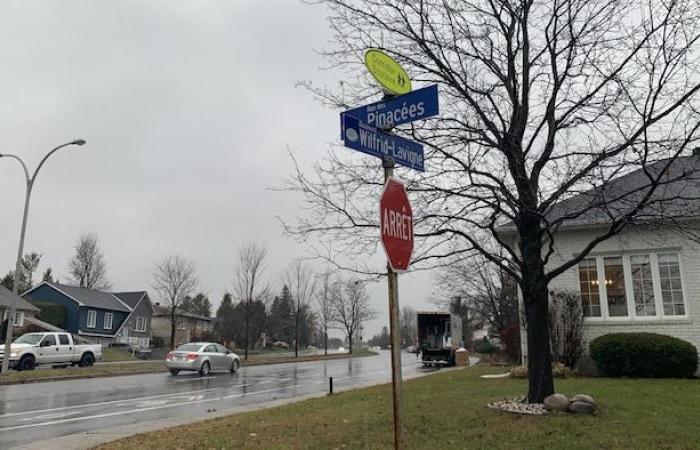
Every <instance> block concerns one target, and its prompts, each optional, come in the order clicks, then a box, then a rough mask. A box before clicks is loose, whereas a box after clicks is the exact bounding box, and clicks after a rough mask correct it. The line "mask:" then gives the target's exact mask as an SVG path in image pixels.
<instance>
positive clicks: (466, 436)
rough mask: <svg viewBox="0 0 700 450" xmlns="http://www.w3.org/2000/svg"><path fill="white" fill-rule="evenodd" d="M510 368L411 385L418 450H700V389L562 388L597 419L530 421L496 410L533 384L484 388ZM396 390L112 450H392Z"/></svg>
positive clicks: (594, 381)
mask: <svg viewBox="0 0 700 450" xmlns="http://www.w3.org/2000/svg"><path fill="white" fill-rule="evenodd" d="M499 371H502V368H493V367H489V366H477V367H474V368H469V369H463V370H457V371H451V372H443V373H437V374H435V375H432V376H428V377H424V378H419V379H415V380H410V381H408V382H406V383H405V384H404V387H405V391H404V402H405V423H406V431H407V433H406V435H407V448H409V449H426V448H429V449H450V448H454V449H465V448H510V449H522V448H526V449H558V448H562V449H563V448H567V449H569V448H573V449H590V448H597V449H629V448H635V449H639V448H649V449H652V448H653V449H690V448H698V446H700V431H698V430H700V381H699V380H626V379H607V378H574V379H567V380H557V383H556V386H557V390H558V391H559V392H562V393H566V394H570V395H571V394H575V393H588V394H591V395H593V396H594V397H595V398H596V399H597V400H598V402H599V404H600V405H601V412H600V414H599V415H598V416H596V417H591V416H571V415H552V416H546V417H529V416H528V417H524V416H514V415H510V414H506V413H499V412H496V411H492V410H489V409H487V408H486V403H488V402H490V401H493V400H498V399H502V398H504V397H510V396H516V395H520V394H523V393H524V392H525V389H526V383H527V380H515V379H495V380H494V379H492V380H483V379H480V378H479V375H481V374H483V373H497V372H499ZM391 411H392V408H391V389H390V386H389V385H383V386H377V387H372V388H367V389H363V390H359V391H351V392H345V393H341V394H336V395H333V396H330V397H324V398H320V399H313V400H307V401H304V402H300V403H296V404H291V405H286V406H283V407H279V408H274V409H269V410H264V411H257V412H251V413H244V414H238V415H232V416H228V417H224V418H220V419H214V420H210V421H207V422H201V423H197V424H193V425H189V426H183V427H178V428H175V429H170V430H162V431H159V432H156V433H149V434H143V435H137V436H134V437H131V438H127V439H124V440H121V441H116V442H112V443H109V444H105V445H103V446H102V447H100V448H102V449H132V448H149V449H152V448H155V449H234V448H246V449H319V448H323V449H325V448H328V449H341V448H346V449H374V448H381V449H388V448H392V446H393V441H392V437H393V435H392V416H391Z"/></svg>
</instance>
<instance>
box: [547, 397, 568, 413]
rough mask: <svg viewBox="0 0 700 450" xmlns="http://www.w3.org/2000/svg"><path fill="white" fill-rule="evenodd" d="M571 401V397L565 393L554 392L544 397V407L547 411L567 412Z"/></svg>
mask: <svg viewBox="0 0 700 450" xmlns="http://www.w3.org/2000/svg"><path fill="white" fill-rule="evenodd" d="M569 403H570V402H569V397H567V396H566V395H564V394H552V395H549V396H547V397H546V398H545V399H544V407H545V408H546V409H547V411H560V412H566V410H567V408H568V407H569Z"/></svg>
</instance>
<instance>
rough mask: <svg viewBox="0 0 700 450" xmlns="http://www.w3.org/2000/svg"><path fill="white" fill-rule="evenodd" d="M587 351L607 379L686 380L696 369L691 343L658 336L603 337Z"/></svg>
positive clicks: (615, 335)
mask: <svg viewBox="0 0 700 450" xmlns="http://www.w3.org/2000/svg"><path fill="white" fill-rule="evenodd" d="M590 349H591V357H592V358H593V360H594V361H595V362H596V365H597V366H598V370H599V371H600V373H601V374H602V375H605V376H608V377H633V378H690V377H692V376H693V375H694V374H695V372H696V371H697V369H698V352H697V349H696V348H695V347H694V346H693V345H692V344H690V343H689V342H686V341H683V340H681V339H677V338H674V337H671V336H665V335H662V334H655V333H612V334H606V335H604V336H600V337H598V338H596V339H594V340H593V341H592V342H591V345H590Z"/></svg>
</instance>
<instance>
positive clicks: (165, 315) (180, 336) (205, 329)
mask: <svg viewBox="0 0 700 450" xmlns="http://www.w3.org/2000/svg"><path fill="white" fill-rule="evenodd" d="M175 322H176V326H175V346H178V345H182V344H186V343H188V342H192V341H195V340H199V339H202V337H203V336H204V335H205V334H206V333H209V332H211V331H213V330H214V319H212V318H211V317H203V316H198V315H195V314H190V313H187V312H184V311H177V313H176V314H175ZM170 323H171V316H170V309H169V308H167V307H164V306H162V305H159V304H158V303H156V304H155V305H154V306H153V317H152V319H151V330H152V337H159V338H162V339H163V342H164V343H165V346H166V347H169V346H170Z"/></svg>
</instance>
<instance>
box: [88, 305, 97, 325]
mask: <svg viewBox="0 0 700 450" xmlns="http://www.w3.org/2000/svg"><path fill="white" fill-rule="evenodd" d="M96 323H97V311H93V310H92V309H89V310H88V312H87V327H88V328H95V324H96Z"/></svg>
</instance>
